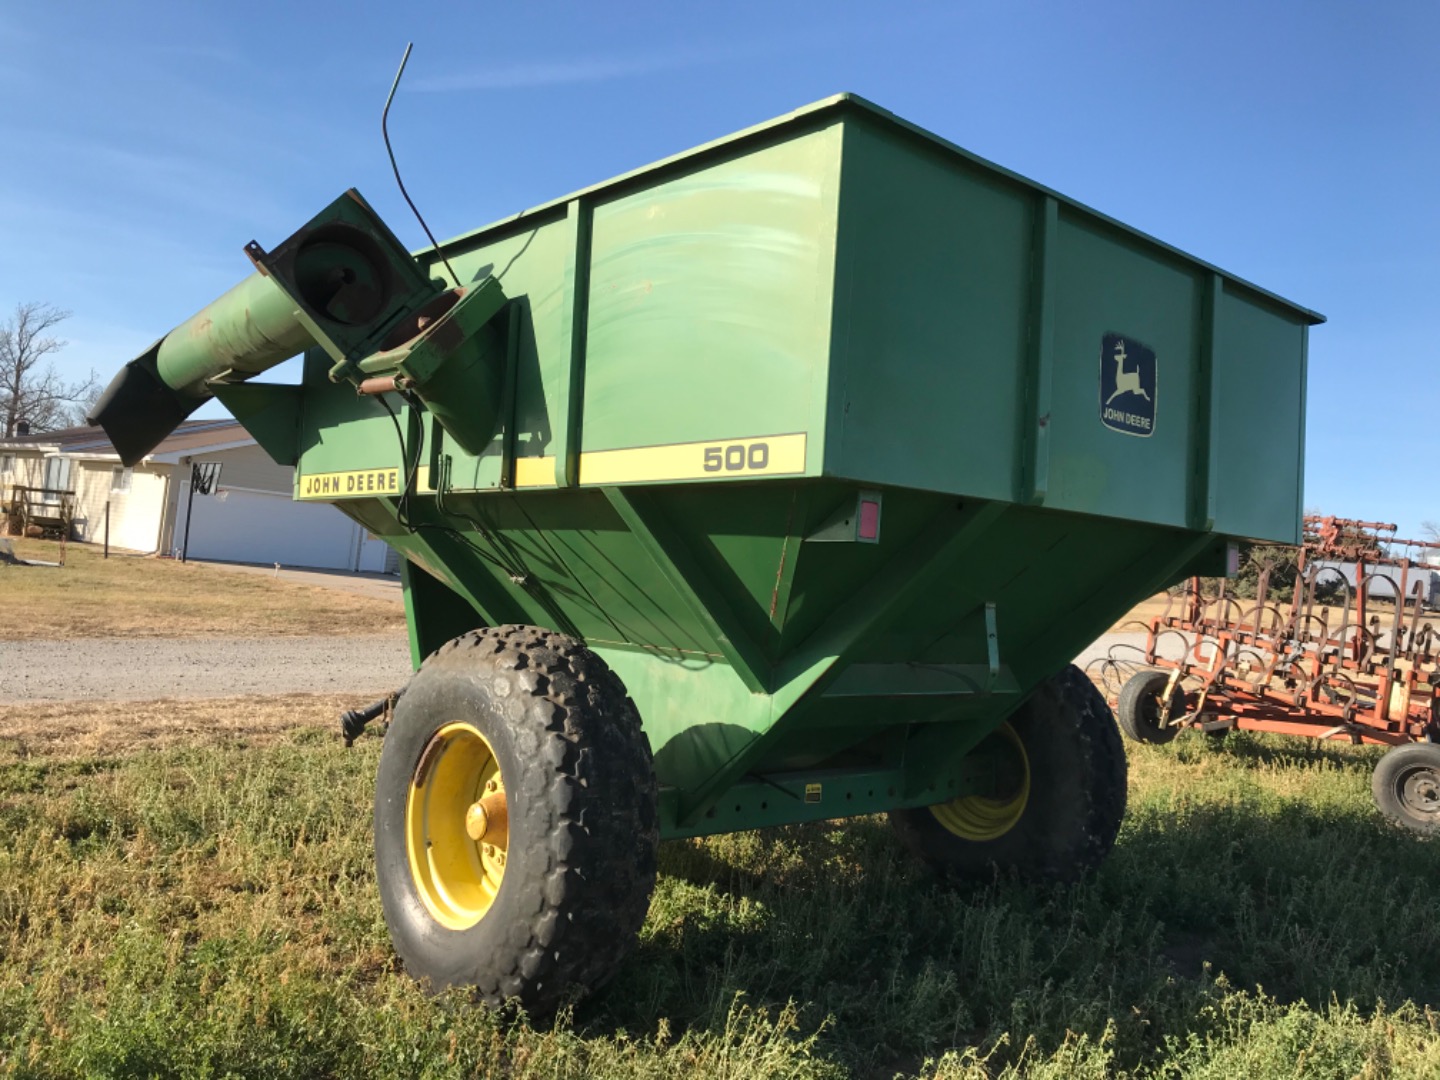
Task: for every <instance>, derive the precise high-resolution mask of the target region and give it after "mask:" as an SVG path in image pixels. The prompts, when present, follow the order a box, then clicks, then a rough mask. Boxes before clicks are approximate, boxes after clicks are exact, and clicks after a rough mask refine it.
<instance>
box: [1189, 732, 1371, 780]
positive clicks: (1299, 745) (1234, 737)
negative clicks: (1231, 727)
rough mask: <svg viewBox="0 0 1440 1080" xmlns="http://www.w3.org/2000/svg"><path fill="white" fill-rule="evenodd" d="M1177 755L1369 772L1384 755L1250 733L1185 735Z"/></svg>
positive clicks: (1368, 749)
mask: <svg viewBox="0 0 1440 1080" xmlns="http://www.w3.org/2000/svg"><path fill="white" fill-rule="evenodd" d="M1181 739H1182V740H1183V741H1182V742H1178V743H1177V744H1176V746H1177V753H1178V755H1179V756H1180V757H1181V759H1182V760H1191V761H1193V760H1195V759H1197V758H1201V757H1204V756H1206V755H1209V754H1223V755H1224V756H1225V757H1226V758H1228V759H1229V760H1231V761H1233V762H1235V763H1236V764H1238V765H1240V766H1241V767H1246V768H1254V767H1255V766H1258V765H1264V766H1269V767H1278V768H1291V767H1296V766H1304V765H1315V764H1319V763H1324V764H1326V765H1333V766H1335V767H1336V768H1342V769H1358V770H1364V771H1366V772H1368V771H1369V770H1371V769H1373V768H1374V767H1375V762H1376V761H1378V760H1379V758H1380V755H1381V754H1382V753H1383V752H1384V748H1383V747H1377V746H1364V747H1360V746H1354V745H1351V744H1349V743H1342V742H1321V741H1320V740H1319V739H1306V738H1289V737H1284V736H1259V737H1257V736H1256V735H1255V734H1252V733H1251V732H1248V731H1240V732H1232V733H1231V734H1229V735H1227V736H1225V737H1224V738H1223V739H1212V737H1210V736H1206V735H1202V734H1199V733H1189V734H1188V735H1182V736H1181Z"/></svg>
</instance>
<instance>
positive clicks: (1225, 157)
mask: <svg viewBox="0 0 1440 1080" xmlns="http://www.w3.org/2000/svg"><path fill="white" fill-rule="evenodd" d="M376 7H378V5H376ZM388 7H389V12H388V13H383V12H376V13H371V12H370V11H368V10H366V6H365V5H360V4H353V3H351V4H339V3H320V2H308V3H303V4H302V3H294V2H291V3H284V4H279V3H261V2H252V3H247V4H244V5H217V4H204V5H202V4H178V3H176V4H168V3H155V2H152V3H146V4H143V5H141V4H129V3H119V2H110V3H95V2H91V3H84V2H74V3H63V4H60V3H50V4H39V3H34V4H24V3H13V4H7V5H5V6H4V8H3V9H0V55H3V56H5V58H6V59H5V62H4V63H3V65H0V138H3V145H4V146H5V149H6V152H5V154H4V158H3V164H0V241H3V248H0V250H3V251H4V253H5V254H4V257H3V259H0V310H4V311H8V310H9V309H10V308H11V306H12V305H13V303H14V302H15V301H17V300H27V299H35V300H44V301H50V302H53V303H56V304H60V305H62V306H64V307H67V308H69V309H71V310H72V311H73V312H74V316H73V318H72V319H70V321H69V322H68V323H66V324H65V331H66V335H65V336H66V337H67V338H68V339H69V342H70V344H69V346H68V348H67V349H66V350H65V352H64V353H63V354H62V359H61V363H62V366H63V367H64V368H65V369H66V370H67V371H69V372H71V373H74V374H83V373H84V372H85V371H87V370H89V369H91V368H94V369H95V370H96V371H97V372H98V373H99V374H100V375H101V376H102V378H108V377H109V375H110V373H111V372H112V371H113V370H114V369H115V368H116V367H117V366H118V365H119V364H121V363H123V362H124V361H125V360H128V359H129V358H131V357H132V356H134V355H135V354H136V353H138V352H139V351H140V350H141V349H143V348H144V347H145V346H147V345H148V344H149V343H150V342H151V341H153V340H154V339H155V338H156V337H157V336H159V335H160V334H161V333H163V332H164V331H166V330H167V329H169V328H170V327H171V326H173V325H174V324H175V323H176V322H178V321H179V320H181V319H183V318H184V317H186V316H188V315H190V314H191V313H192V312H193V311H195V310H196V309H197V308H199V307H200V306H202V305H203V304H205V303H207V302H209V301H210V300H212V299H213V298H214V297H215V296H216V295H218V294H219V293H220V292H222V291H223V290H224V289H226V288H228V287H229V286H230V285H232V284H233V283H234V282H235V281H237V280H238V279H239V278H240V277H242V276H244V274H245V273H246V272H247V270H248V264H247V263H246V261H245V258H244V256H243V255H242V253H241V247H242V246H243V245H244V243H245V242H246V241H247V240H250V239H252V238H254V239H258V240H259V241H260V242H261V243H262V244H266V245H273V244H274V243H276V242H278V241H279V240H281V239H283V238H284V237H285V236H286V235H288V234H289V233H290V232H291V231H292V230H293V229H294V228H295V227H296V226H297V225H299V224H300V223H302V222H303V221H305V220H306V219H307V218H308V217H309V216H310V215H311V214H313V213H314V212H315V211H316V210H317V209H318V208H319V207H321V206H323V205H325V204H326V203H327V202H328V201H329V200H330V199H332V198H333V197H334V196H335V195H336V194H338V193H339V192H340V191H342V190H343V189H344V188H346V187H349V186H352V185H353V186H356V187H358V188H360V190H361V191H363V192H364V193H365V195H366V196H367V198H368V199H369V200H370V201H371V202H372V203H374V204H375V205H376V207H377V209H378V210H379V211H380V212H381V214H382V215H384V216H385V218H386V219H387V220H388V221H389V222H390V224H391V225H392V227H394V228H395V229H396V231H397V232H398V233H399V234H400V236H401V238H402V239H404V240H405V241H406V242H408V243H410V244H412V245H413V246H416V247H419V246H420V245H421V244H422V243H423V236H422V234H421V233H420V230H419V227H418V226H417V225H416V224H415V222H414V219H413V218H412V217H411V216H410V214H409V212H408V211H407V210H406V208H405V207H404V204H403V203H402V202H401V200H400V197H399V195H398V193H397V192H396V190H395V187H394V182H393V180H392V179H391V177H390V173H389V165H388V163H387V161H386V158H385V153H384V148H383V145H382V143H381V141H380V132H379V115H380V107H381V105H382V104H383V101H384V97H385V93H386V91H387V90H388V88H389V83H390V80H391V78H392V76H393V75H394V71H395V67H396V65H397V63H398V61H399V57H400V53H401V52H402V50H403V48H404V44H405V42H406V41H407V40H411V39H413V40H414V41H415V54H414V56H413V57H412V60H411V65H410V69H409V71H408V72H407V74H406V83H405V84H404V86H403V87H402V90H401V93H400V95H399V97H398V98H397V100H396V105H395V107H394V110H393V111H392V114H391V130H392V135H393V138H394V141H395V145H396V150H397V152H398V154H399V156H400V160H401V164H402V168H403V170H404V173H405V177H406V183H407V184H408V186H409V187H410V189H411V192H412V194H413V195H414V196H415V198H416V200H417V202H418V203H419V204H420V207H421V209H422V210H423V211H424V212H425V214H426V216H427V218H428V219H429V221H430V224H431V227H432V228H433V229H434V230H435V232H436V233H437V234H438V235H440V236H442V237H444V236H449V235H454V234H455V233H459V232H462V231H465V230H467V229H469V228H473V227H475V226H477V225H480V224H483V223H486V222H488V221H491V220H493V219H496V218H499V217H502V216H504V215H506V214H509V213H512V212H514V211H516V210H519V209H521V208H524V207H526V206H530V205H534V204H535V203H538V202H542V201H545V200H547V199H549V198H552V197H554V196H558V195H562V194H565V193H566V192H569V191H571V190H574V189H576V188H578V187H582V186H584V185H586V184H589V183H592V182H594V181H597V180H601V179H604V178H606V177H608V176H611V175H614V174H616V173H620V172H624V171H627V170H629V169H632V168H635V167H637V166H639V165H643V164H645V163H647V162H649V161H652V160H654V159H656V158H659V157H663V156H666V155H668V154H671V153H674V152H676V151H679V150H682V149H685V148H686V147H689V146H692V145H695V144H697V143H700V142H704V141H706V140H709V139H711V138H715V137H717V136H720V135H724V134H727V133H729V132H731V131H734V130H736V129H738V128H741V127H744V126H747V125H749V124H753V123H756V122H759V121H762V120H765V119H768V118H770V117H771V116H774V115H778V114H780V113H782V112H786V111H788V110H790V109H792V108H795V107H796V106H799V105H802V104H805V103H807V102H810V101H813V100H816V99H818V98H821V97H825V96H827V95H829V94H832V93H835V92H838V91H841V90H849V91H854V92H856V93H860V94H863V95H864V96H866V97H868V98H870V99H871V100H873V101H876V102H877V103H879V104H880V105H883V106H885V107H886V108H888V109H891V110H892V111H894V112H897V113H899V114H900V115H901V116H904V117H905V118H907V119H909V120H912V121H914V122H916V123H918V124H920V125H922V126H924V127H927V128H929V129H930V130H932V131H935V132H937V133H939V134H940V135H943V136H944V137H946V138H948V139H950V140H952V141H954V142H957V143H959V144H961V145H962V146H965V147H967V148H969V149H970V150H973V151H974V152H976V153H978V154H980V155H982V156H984V157H987V158H990V159H991V160H993V161H996V162H998V163H999V164H1001V165H1004V166H1006V167H1008V168H1011V169H1014V170H1016V171H1018V172H1021V173H1023V174H1025V175H1027V176H1030V177H1032V178H1034V179H1036V180H1038V181H1040V182H1042V183H1044V184H1047V185H1049V186H1051V187H1054V188H1056V189H1058V190H1060V191H1062V192H1064V193H1065V194H1067V195H1070V196H1072V197H1074V198H1077V199H1079V200H1081V201H1082V202H1085V203H1088V204H1089V205H1091V206H1094V207H1095V208H1097V209H1099V210H1102V211H1104V212H1106V213H1108V214H1111V215H1113V216H1115V217H1118V218H1120V219H1121V220H1123V221H1125V222H1127V223H1129V224H1131V225H1134V226H1136V227H1138V228H1140V229H1143V230H1145V231H1147V232H1150V233H1153V234H1155V235H1157V236H1159V237H1160V238H1161V239H1163V240H1166V241H1168V242H1170V243H1173V244H1175V245H1177V246H1178V247H1180V248H1182V249H1184V250H1186V251H1190V252H1192V253H1194V254H1195V255H1198V256H1200V257H1201V258H1204V259H1206V260H1209V261H1211V262H1214V263H1217V264H1218V265H1220V266H1222V267H1224V268H1225V269H1227V270H1229V271H1232V272H1234V273H1236V274H1239V275H1240V276H1242V277H1245V278H1248V279H1250V280H1252V281H1255V282H1256V283H1258V284H1261V285H1263V286H1265V287H1267V288H1269V289H1272V290H1274V291H1276V292H1278V293H1280V294H1281V295H1284V296H1286V297H1288V298H1290V299H1293V300H1295V301H1297V302H1299V303H1301V304H1304V305H1305V306H1307V307H1311V308H1314V309H1316V310H1319V311H1322V312H1324V313H1325V314H1326V315H1327V316H1328V317H1329V319H1330V322H1329V323H1328V324H1326V325H1324V326H1321V327H1318V328H1316V329H1315V330H1314V331H1313V332H1312V335H1311V349H1310V362H1311V368H1310V390H1309V444H1308V452H1307V470H1306V485H1307V487H1306V502H1307V504H1308V505H1310V506H1314V507H1319V508H1322V509H1324V510H1325V511H1327V512H1331V513H1340V514H1345V515H1349V516H1359V517H1366V518H1372V519H1382V520H1390V521H1395V522H1398V523H1399V524H1400V525H1401V527H1402V530H1405V531H1408V532H1410V533H1412V534H1413V533H1414V532H1416V531H1417V530H1418V529H1419V523H1420V521H1421V520H1422V519H1425V518H1440V484H1437V483H1436V482H1435V478H1434V477H1435V474H1434V464H1435V458H1436V449H1437V434H1436V432H1437V428H1440V423H1437V420H1440V375H1437V367H1436V361H1437V357H1440V349H1437V346H1436V344H1435V339H1436V328H1435V322H1436V307H1437V303H1440V209H1437V201H1436V195H1437V191H1440V4H1436V3H1434V2H1433V0H1430V2H1415V3H1410V2H1388V3H1377V4H1358V3H1340V2H1309V3H1301V2H1274V3H1262V2H1258V0H1251V2H1248V3H1232V2H1228V0H1208V2H1179V0H1177V2H1163V0H1151V2H1148V3H1110V2H1103V0H1094V2H1090V3H1074V4H1059V3H1051V4H1041V3H1027V2H1011V3H998V2H996V3H951V4H923V3H918V4H910V5H878V4H851V3H843V2H831V3H823V4H817V3H789V4H787V3H783V2H780V0H772V2H770V3H750V2H745V0H739V2H730V3H726V4H723V5H722V4H710V5H691V4H681V3H673V2H671V3H665V4H648V3H630V2H620V0H615V2H612V3H608V4H579V3H575V4H555V3H525V4H509V5H502V4H486V5H478V4H473V5H472V4H450V5H433V4H432V5H415V4H403V5H401V4H394V5H389V6H388ZM1256 467H1257V468H1263V467H1264V463H1263V462H1257V463H1256Z"/></svg>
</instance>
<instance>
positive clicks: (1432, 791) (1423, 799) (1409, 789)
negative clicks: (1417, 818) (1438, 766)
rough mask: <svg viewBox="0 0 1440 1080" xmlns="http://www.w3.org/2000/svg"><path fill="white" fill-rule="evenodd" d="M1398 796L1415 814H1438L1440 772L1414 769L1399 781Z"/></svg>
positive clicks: (1439, 810) (1439, 804) (1439, 806)
mask: <svg viewBox="0 0 1440 1080" xmlns="http://www.w3.org/2000/svg"><path fill="white" fill-rule="evenodd" d="M1400 798H1401V800H1402V801H1403V802H1404V803H1405V806H1406V807H1407V808H1409V809H1410V810H1413V811H1414V812H1415V813H1417V814H1424V815H1427V816H1435V815H1437V814H1440V774H1437V773H1436V772H1434V771H1433V770H1431V769H1416V770H1414V771H1412V772H1410V773H1409V774H1407V775H1406V776H1405V777H1404V778H1403V779H1402V780H1401V782H1400Z"/></svg>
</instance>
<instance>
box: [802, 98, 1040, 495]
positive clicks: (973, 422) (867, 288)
mask: <svg viewBox="0 0 1440 1080" xmlns="http://www.w3.org/2000/svg"><path fill="white" fill-rule="evenodd" d="M841 191H842V204H841V235H840V249H839V258H840V260H841V265H840V269H839V276H840V279H841V280H840V283H839V284H840V294H839V295H837V298H836V310H835V328H834V345H833V348H834V356H835V360H834V361H833V363H834V364H835V367H836V370H835V372H834V373H833V375H832V378H833V379H835V380H836V382H835V386H834V388H833V389H834V392H835V394H836V400H835V402H834V404H833V405H832V408H833V409H834V413H833V414H832V419H831V431H830V445H831V447H832V448H833V449H832V452H831V454H830V456H829V458H828V459H827V471H828V472H830V473H831V474H832V475H838V476H845V477H847V478H851V479H859V480H868V481H873V482H877V483H893V484H903V485H905V486H908V487H918V488H925V489H927V490H932V491H955V492H964V493H965V494H968V495H973V496H976V497H978V498H990V499H1009V498H1011V497H1012V493H1013V491H1014V489H1015V485H1016V483H1017V479H1018V477H1017V474H1016V468H1017V465H1016V461H1015V454H1014V453H1013V449H1012V448H1014V447H1015V446H1017V444H1018V440H1019V435H1020V429H1019V427H1018V421H1019V414H1020V409H1021V407H1022V401H1023V397H1024V384H1023V381H1022V379H1023V372H1024V361H1025V355H1026V341H1027V328H1026V319H1027V317H1028V305H1027V297H1028V293H1029V288H1030V242H1031V232H1032V216H1033V212H1034V199H1033V198H1032V197H1031V196H1030V193H1029V192H1028V191H1027V190H1026V189H1025V188H1024V187H1023V186H1022V185H1020V184H1017V183H1015V182H1013V181H1011V180H1009V179H1006V178H1005V177H1002V176H1000V175H998V174H996V173H995V172H993V171H992V170H989V169H986V168H984V167H983V166H980V165H976V164H974V163H972V162H970V161H968V160H965V159H960V158H957V157H956V156H955V155H953V154H951V153H949V152H947V151H945V150H943V149H941V148H939V147H937V146H934V145H932V144H927V143H923V142H919V141H915V140H912V139H910V138H909V137H907V136H906V135H905V134H904V133H902V132H899V131H897V130H896V129H894V128H892V127H891V126H889V125H882V124H880V123H878V122H876V121H873V120H871V119H869V118H867V117H864V116H856V117H852V118H851V119H850V120H849V121H847V123H846V126H845V149H844V164H843V166H842V180H841Z"/></svg>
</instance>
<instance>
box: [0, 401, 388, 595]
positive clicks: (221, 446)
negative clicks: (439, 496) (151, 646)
mask: <svg viewBox="0 0 1440 1080" xmlns="http://www.w3.org/2000/svg"><path fill="white" fill-rule="evenodd" d="M197 462H204V463H216V464H218V465H219V466H220V475H219V481H218V484H217V485H216V490H215V491H214V493H213V494H211V495H208V496H206V495H196V497H195V498H194V500H193V502H192V500H191V498H190V477H191V466H192V465H193V464H195V463H197ZM294 472H295V470H294V469H293V468H291V467H289V466H286V465H276V464H275V462H273V461H271V460H270V457H269V455H268V454H266V453H265V451H263V450H262V449H260V447H259V446H258V445H257V444H256V442H255V440H254V439H253V438H251V437H250V435H249V434H248V433H247V432H246V431H245V429H244V428H242V427H241V426H240V425H239V424H237V423H236V422H235V421H234V420H229V419H225V420H189V421H186V422H185V423H183V424H181V425H180V426H179V427H178V428H177V429H176V430H175V432H174V433H173V434H172V435H171V436H170V437H169V438H168V439H166V440H165V441H164V442H162V443H161V444H160V445H159V446H157V447H156V448H155V449H154V450H153V451H151V452H150V454H148V455H147V456H146V457H145V458H144V459H143V460H141V461H140V462H139V463H138V464H137V465H136V466H135V467H134V468H133V469H127V468H124V467H123V466H122V465H121V464H120V458H119V455H117V454H116V453H115V450H114V448H113V447H112V446H111V445H110V442H109V440H108V439H107V438H106V437H105V434H104V432H102V431H101V430H100V429H99V428H92V427H77V428H66V429H64V430H61V431H52V432H45V433H43V434H38V435H20V436H15V437H13V438H10V439H0V503H6V502H9V501H10V500H11V499H13V498H14V497H15V496H14V492H15V489H16V488H17V487H29V488H44V489H48V490H50V491H65V492H72V493H73V502H74V526H73V535H74V538H75V539H77V540H82V541H86V542H88V543H97V544H98V543H101V542H103V541H104V540H105V528H106V506H107V505H108V506H109V541H110V545H111V546H112V547H116V548H122V549H128V550H130V551H137V552H142V553H146V554H150V553H158V554H164V555H178V554H179V553H180V548H181V545H182V544H184V543H185V533H186V524H187V516H188V518H189V521H188V524H189V548H188V557H189V558H192V559H215V560H219V561H222V562H254V563H281V564H282V565H285V566H309V567H319V568H325V569H336V570H371V571H383V570H394V568H395V567H396V565H397V563H396V559H395V556H394V555H393V553H392V552H391V551H390V548H389V547H387V546H386V545H385V544H384V542H382V541H380V540H378V539H375V538H373V537H371V536H369V535H368V534H367V533H366V532H365V530H364V529H363V528H362V527H361V526H359V525H356V524H355V523H354V522H353V521H351V520H350V519H349V518H347V517H346V516H345V515H344V514H342V513H340V512H339V511H338V510H336V509H335V508H334V507H333V506H329V505H326V504H322V503H301V502H295V501H293V499H292V496H293V492H294V482H295V481H294ZM192 505H193V507H194V509H193V513H191V511H190V507H191V506H192Z"/></svg>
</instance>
